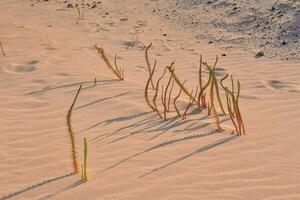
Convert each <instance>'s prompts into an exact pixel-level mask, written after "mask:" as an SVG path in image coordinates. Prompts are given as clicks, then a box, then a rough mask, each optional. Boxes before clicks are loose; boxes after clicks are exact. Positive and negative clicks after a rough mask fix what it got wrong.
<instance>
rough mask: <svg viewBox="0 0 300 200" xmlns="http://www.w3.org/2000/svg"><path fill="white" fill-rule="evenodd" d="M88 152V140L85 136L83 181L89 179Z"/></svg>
mask: <svg viewBox="0 0 300 200" xmlns="http://www.w3.org/2000/svg"><path fill="white" fill-rule="evenodd" d="M87 152H88V147H87V140H86V138H84V156H83V158H84V159H83V169H82V173H83V174H82V177H83V178H82V181H83V182H86V181H87V180H88V178H87Z"/></svg>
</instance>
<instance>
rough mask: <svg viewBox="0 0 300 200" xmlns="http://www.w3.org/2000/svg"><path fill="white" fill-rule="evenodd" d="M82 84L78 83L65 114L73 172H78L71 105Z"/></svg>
mask: <svg viewBox="0 0 300 200" xmlns="http://www.w3.org/2000/svg"><path fill="white" fill-rule="evenodd" d="M81 87H82V84H80V86H79V88H78V91H77V93H76V95H75V98H74V100H73V103H72V105H71V106H70V108H69V110H68V113H67V116H66V125H67V129H68V133H69V137H70V141H71V153H72V155H71V158H72V166H73V170H74V173H78V164H77V151H76V145H75V136H74V132H73V129H72V119H71V117H72V111H73V107H74V105H75V102H76V100H77V97H78V95H79V92H80V90H81Z"/></svg>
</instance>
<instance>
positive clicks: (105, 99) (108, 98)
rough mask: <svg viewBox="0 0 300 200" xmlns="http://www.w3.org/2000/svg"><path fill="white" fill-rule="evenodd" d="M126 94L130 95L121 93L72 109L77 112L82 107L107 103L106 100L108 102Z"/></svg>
mask: <svg viewBox="0 0 300 200" xmlns="http://www.w3.org/2000/svg"><path fill="white" fill-rule="evenodd" d="M127 94H130V92H124V93H121V94H118V95H115V96H111V97H106V98H102V99H98V100H96V101H93V102H90V103H87V104H84V105H81V106H78V107H76V108H74V109H73V110H77V109H80V108H84V107H87V106H90V105H93V104H95V103H100V102H103V101H107V100H110V99H113V98H117V97H121V96H124V95H127Z"/></svg>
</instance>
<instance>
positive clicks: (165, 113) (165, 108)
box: [161, 85, 168, 121]
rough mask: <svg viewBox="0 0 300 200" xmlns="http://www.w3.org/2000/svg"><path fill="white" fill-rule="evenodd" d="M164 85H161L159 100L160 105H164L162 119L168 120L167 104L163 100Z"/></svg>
mask: <svg viewBox="0 0 300 200" xmlns="http://www.w3.org/2000/svg"><path fill="white" fill-rule="evenodd" d="M164 99H165V98H164V85H161V102H162V105H163V107H164V119H165V121H167V120H168V118H167V106H166V102H164Z"/></svg>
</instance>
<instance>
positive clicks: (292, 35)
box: [153, 0, 300, 60]
mask: <svg viewBox="0 0 300 200" xmlns="http://www.w3.org/2000/svg"><path fill="white" fill-rule="evenodd" d="M156 4H157V5H156V7H155V8H156V9H155V8H153V13H154V14H158V15H159V16H161V17H162V18H163V19H165V20H166V21H167V22H171V24H172V26H173V27H175V28H177V29H182V28H183V27H184V30H185V31H187V32H189V34H191V35H194V37H195V38H197V39H198V40H200V41H204V39H205V40H207V41H209V42H213V43H218V44H225V45H227V46H228V48H230V46H232V45H234V46H236V47H242V48H243V49H244V50H247V51H250V52H253V53H254V54H255V53H257V52H258V51H263V52H264V53H265V55H266V56H268V57H276V58H280V59H283V60H300V55H299V52H300V40H299V38H300V1H298V0H238V1H236V0H167V1H157V3H156ZM203 27H205V28H203Z"/></svg>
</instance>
